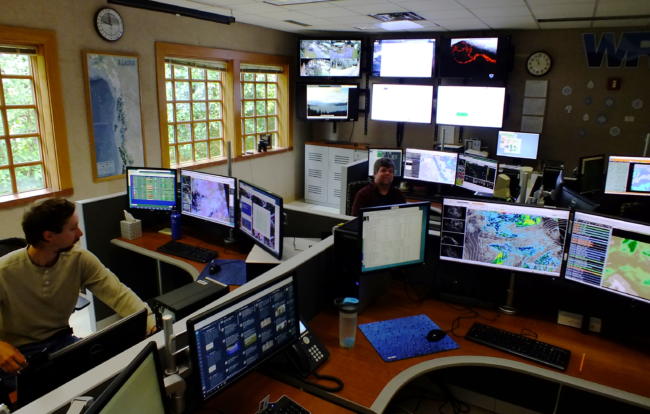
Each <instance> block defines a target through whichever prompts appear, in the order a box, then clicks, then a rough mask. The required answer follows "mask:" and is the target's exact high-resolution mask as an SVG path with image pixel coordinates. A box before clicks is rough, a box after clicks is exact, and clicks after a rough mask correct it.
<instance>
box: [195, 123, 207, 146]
mask: <svg viewBox="0 0 650 414" xmlns="http://www.w3.org/2000/svg"><path fill="white" fill-rule="evenodd" d="M206 139H208V127H207V124H206V123H205V122H199V123H196V124H194V140H195V141H196V140H200V141H202V140H206Z"/></svg>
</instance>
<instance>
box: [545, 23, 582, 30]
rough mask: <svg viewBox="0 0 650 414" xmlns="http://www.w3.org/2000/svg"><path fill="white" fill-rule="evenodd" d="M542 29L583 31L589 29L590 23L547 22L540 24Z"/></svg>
mask: <svg viewBox="0 0 650 414" xmlns="http://www.w3.org/2000/svg"><path fill="white" fill-rule="evenodd" d="M539 27H540V28H542V29H583V28H589V27H591V22H548V23H540V24H539Z"/></svg>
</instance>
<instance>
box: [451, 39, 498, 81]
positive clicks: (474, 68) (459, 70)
mask: <svg viewBox="0 0 650 414" xmlns="http://www.w3.org/2000/svg"><path fill="white" fill-rule="evenodd" d="M506 49H507V47H506V39H505V38H501V39H500V38H498V37H455V38H451V39H445V40H443V41H442V48H441V59H440V76H441V77H454V78H470V79H478V80H481V79H483V80H502V79H503V78H504V77H505V68H506V62H505V60H506V58H507V56H506V53H505V52H506Z"/></svg>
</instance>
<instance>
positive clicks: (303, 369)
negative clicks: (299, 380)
mask: <svg viewBox="0 0 650 414" xmlns="http://www.w3.org/2000/svg"><path fill="white" fill-rule="evenodd" d="M288 354H289V359H290V360H291V361H292V362H293V364H294V366H295V367H296V369H297V370H298V374H299V375H300V376H301V377H303V378H306V377H308V376H309V375H310V374H311V373H312V372H314V371H315V370H316V368H318V367H319V366H320V365H321V364H322V363H323V362H325V361H326V360H327V358H329V352H328V351H327V348H325V346H323V344H321V343H320V342H319V341H318V339H317V338H316V337H315V336H314V334H312V333H311V332H309V329H307V327H306V326H305V324H304V323H303V322H302V321H300V338H299V339H298V342H296V343H295V344H293V345H292V346H291V349H290V350H289V353H288Z"/></svg>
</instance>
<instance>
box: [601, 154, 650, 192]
mask: <svg viewBox="0 0 650 414" xmlns="http://www.w3.org/2000/svg"><path fill="white" fill-rule="evenodd" d="M648 167H650V157H626V156H619V155H611V156H610V157H609V162H608V163H607V175H606V177H605V194H621V195H641V196H648V195H650V175H649V174H648V170H650V168H648Z"/></svg>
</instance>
